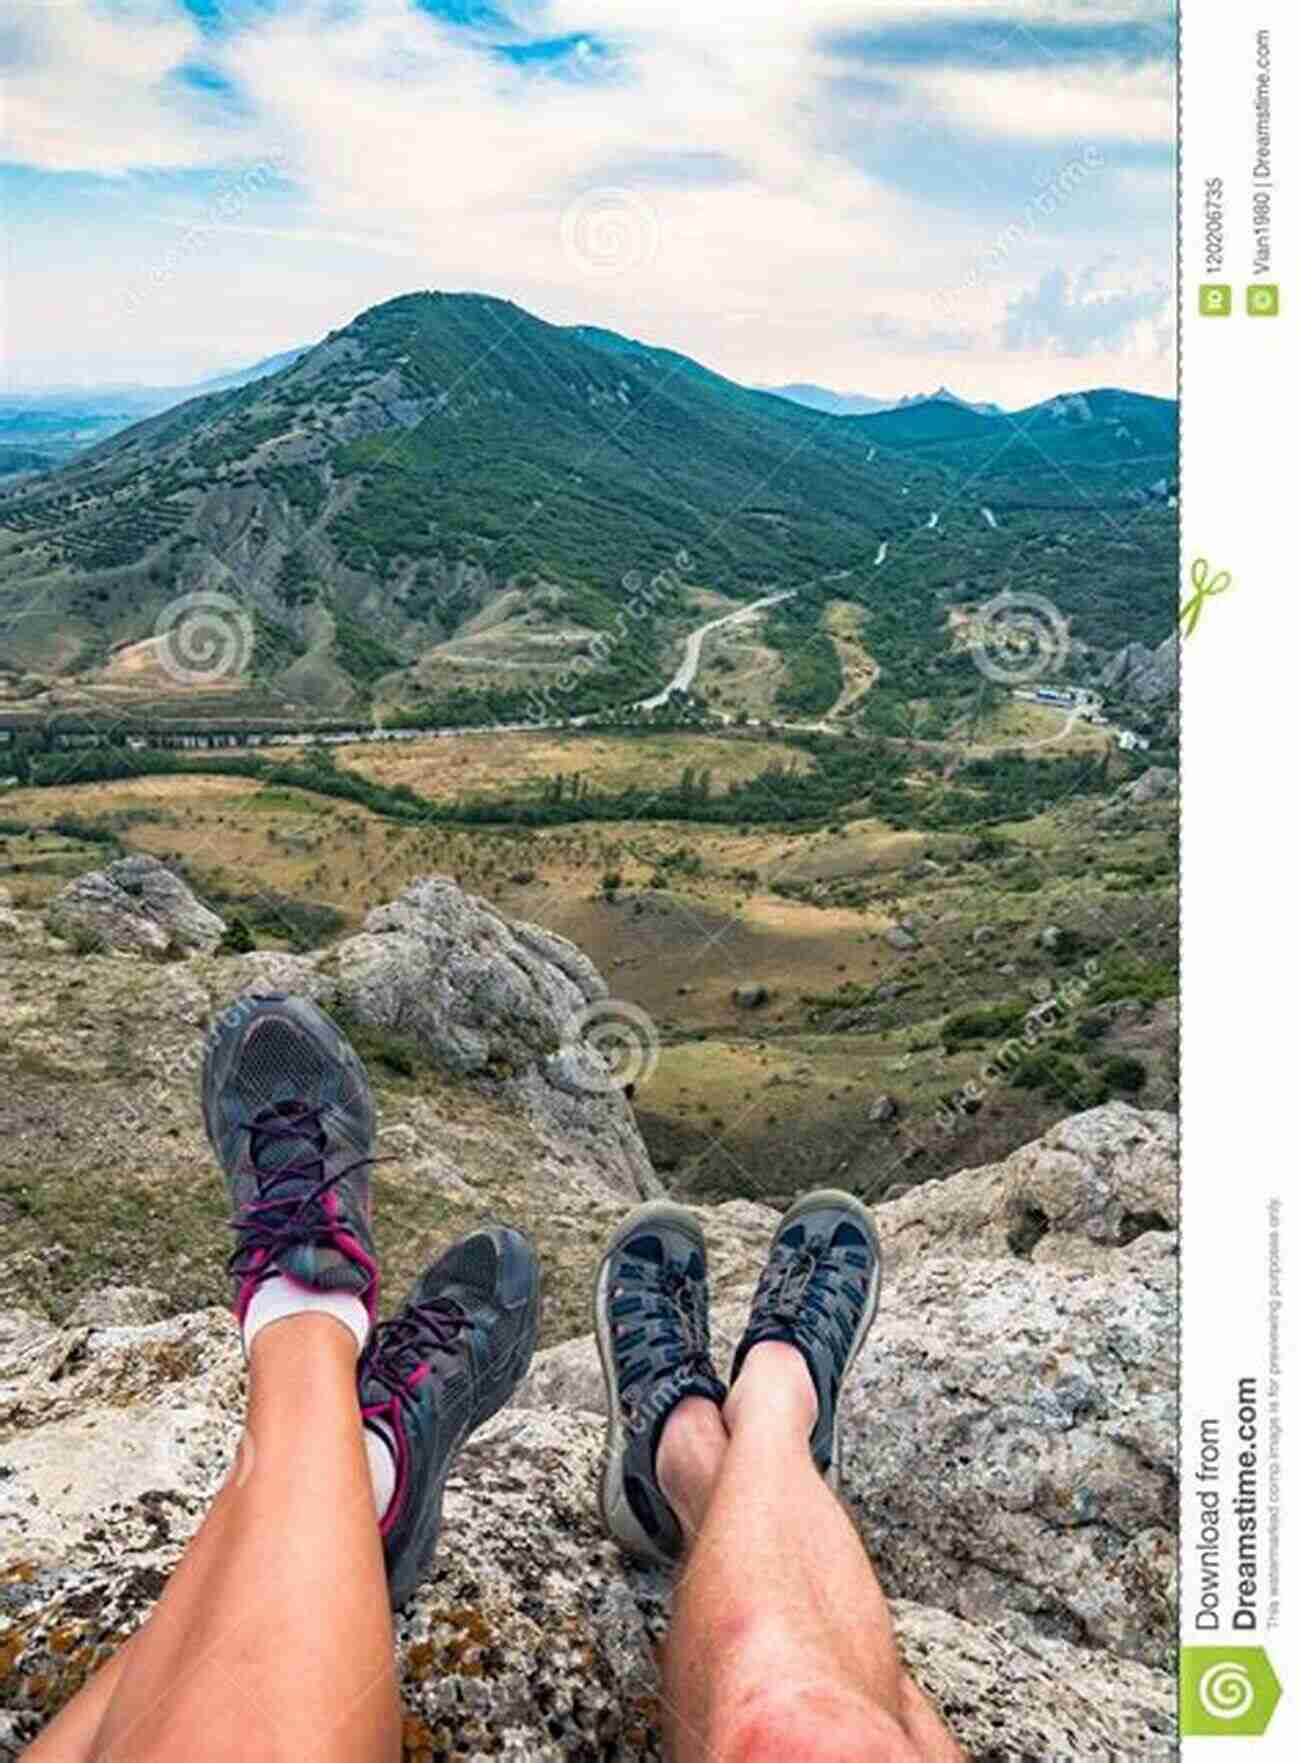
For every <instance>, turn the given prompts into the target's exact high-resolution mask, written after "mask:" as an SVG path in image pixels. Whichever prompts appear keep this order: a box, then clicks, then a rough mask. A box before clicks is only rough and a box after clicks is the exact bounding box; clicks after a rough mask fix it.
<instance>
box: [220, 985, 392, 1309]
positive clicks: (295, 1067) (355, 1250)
mask: <svg viewBox="0 0 1300 1763" xmlns="http://www.w3.org/2000/svg"><path fill="white" fill-rule="evenodd" d="M202 1098H203V1122H204V1125H205V1126H206V1127H207V1131H208V1138H209V1139H210V1140H211V1143H212V1148H213V1150H214V1151H215V1152H216V1154H217V1159H218V1161H219V1162H220V1163H221V1165H222V1167H223V1168H224V1170H225V1172H226V1180H227V1182H228V1183H229V1184H230V1195H231V1200H232V1202H233V1208H234V1216H233V1218H232V1221H231V1222H232V1226H233V1229H234V1232H235V1237H236V1245H237V1246H236V1248H235V1250H234V1253H233V1254H232V1255H231V1257H230V1262H229V1266H230V1271H231V1273H232V1274H234V1275H235V1277H236V1279H237V1280H238V1282H239V1283H238V1285H237V1288H236V1296H235V1314H236V1315H237V1316H238V1318H239V1320H240V1322H241V1324H242V1322H243V1320H244V1313H245V1311H246V1310H247V1309H248V1305H249V1302H250V1300H251V1298H252V1296H253V1293H254V1292H255V1291H256V1290H257V1287H258V1286H259V1285H260V1284H261V1282H262V1281H263V1280H264V1279H267V1278H268V1277H269V1276H270V1275H272V1274H275V1273H283V1274H287V1275H288V1276H289V1277H290V1278H291V1279H294V1280H297V1281H298V1282H299V1283H300V1284H302V1285H305V1286H311V1287H314V1288H315V1289H316V1290H317V1291H346V1292H354V1293H355V1294H356V1295H357V1296H358V1297H360V1298H361V1299H362V1300H363V1301H364V1302H365V1304H366V1307H367V1309H368V1310H369V1312H370V1317H371V1320H372V1321H373V1320H374V1315H375V1306H376V1303H377V1301H378V1297H379V1267H378V1263H377V1262H376V1260H375V1251H374V1244H373V1241H372V1239H371V1235H370V1177H369V1165H370V1164H371V1162H373V1160H374V1159H373V1142H374V1133H375V1108H374V1103H373V1101H372V1100H371V1096H370V1085H369V1084H368V1083H367V1082H366V1074H365V1071H364V1069H363V1068H362V1064H361V1061H360V1060H359V1059H358V1058H357V1055H356V1053H355V1052H354V1051H353V1048H352V1046H351V1044H350V1042H349V1041H348V1039H347V1037H346V1036H345V1035H343V1034H342V1033H341V1032H340V1030H339V1029H337V1028H336V1027H335V1026H334V1024H333V1023H332V1022H331V1021H330V1020H329V1018H328V1017H327V1016H326V1015H324V1013H323V1012H322V1011H320V1010H318V1009H317V1007H316V1005H315V1004H313V1003H312V1002H311V1000H310V999H309V998H300V997H246V998H241V999H239V1000H238V1001H237V1002H236V1003H235V1004H233V1005H232V1006H231V1007H230V1009H229V1010H227V1011H225V1012H224V1014H223V1016H222V1018H221V1021H220V1023H219V1024H218V1026H217V1028H216V1029H215V1031H214V1032H213V1033H212V1034H211V1035H210V1036H209V1037H208V1044H207V1050H206V1053H205V1056H204V1061H203V1077H202Z"/></svg>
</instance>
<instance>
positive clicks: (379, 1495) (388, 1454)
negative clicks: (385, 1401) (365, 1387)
mask: <svg viewBox="0 0 1300 1763" xmlns="http://www.w3.org/2000/svg"><path fill="white" fill-rule="evenodd" d="M361 1436H362V1438H363V1439H364V1440H365V1441H366V1460H367V1461H368V1463H369V1464H370V1485H371V1487H372V1488H373V1490H374V1495H375V1517H376V1518H382V1517H383V1516H384V1513H385V1512H387V1510H388V1508H389V1506H390V1505H391V1504H392V1500H393V1495H394V1493H395V1492H396V1491H397V1443H396V1440H395V1439H394V1438H393V1434H392V1429H391V1428H390V1427H389V1426H387V1425H386V1424H385V1423H384V1421H382V1420H367V1421H366V1422H365V1424H364V1425H363V1426H362V1428H361Z"/></svg>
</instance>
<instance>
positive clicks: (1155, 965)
mask: <svg viewBox="0 0 1300 1763" xmlns="http://www.w3.org/2000/svg"><path fill="white" fill-rule="evenodd" d="M1177 991H1178V974H1177V971H1176V969H1175V967H1174V964H1173V962H1171V961H1143V960H1142V959H1141V958H1140V957H1139V956H1136V955H1128V954H1116V955H1111V956H1109V957H1108V958H1107V960H1106V961H1105V962H1104V963H1103V965H1102V970H1101V974H1100V975H1099V977H1098V978H1097V980H1096V981H1095V983H1094V984H1093V987H1092V989H1091V991H1090V992H1089V994H1088V1002H1089V1003H1090V1004H1092V1005H1097V1004H1115V1003H1119V1002H1120V1001H1122V1000H1124V999H1128V998H1136V999H1137V1000H1138V1002H1139V1003H1142V1004H1156V1003H1159V1001H1160V1000H1161V999H1162V998H1172V997H1174V996H1175V994H1176V993H1177Z"/></svg>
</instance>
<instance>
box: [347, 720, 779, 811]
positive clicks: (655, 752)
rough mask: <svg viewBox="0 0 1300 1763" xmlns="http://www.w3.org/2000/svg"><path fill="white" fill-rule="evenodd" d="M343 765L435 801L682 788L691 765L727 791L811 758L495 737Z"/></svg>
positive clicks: (371, 754)
mask: <svg viewBox="0 0 1300 1763" xmlns="http://www.w3.org/2000/svg"><path fill="white" fill-rule="evenodd" d="M339 759H340V762H341V763H342V764H344V765H346V766H348V767H349V769H350V770H353V771H358V772H360V773H361V774H362V775H363V776H365V777H371V778H374V779H375V780H376V782H378V783H382V784H389V785H392V784H405V785H407V786H408V788H410V789H413V790H415V791H417V792H418V794H420V795H422V796H428V797H431V798H435V799H447V798H450V797H456V796H474V795H488V794H491V795H502V794H505V793H507V792H517V793H519V794H528V793H530V792H531V791H533V790H534V789H536V788H538V787H539V786H540V785H541V784H542V783H543V782H545V781H546V780H548V779H551V778H554V777H556V776H564V777H566V778H572V777H582V778H583V779H584V780H585V781H586V782H587V783H588V784H589V785H590V787H591V788H592V789H596V790H603V791H607V792H617V791H619V790H625V789H654V788H656V787H657V786H659V785H661V784H664V783H665V782H672V783H676V781H677V780H678V778H680V776H681V774H682V772H683V771H684V770H685V769H686V768H687V767H688V766H690V767H691V768H692V769H694V770H695V771H696V772H699V771H708V772H710V773H711V774H712V777H713V781H714V784H715V786H716V787H718V788H725V787H726V785H727V784H730V783H735V782H738V781H740V780H742V779H746V778H753V777H757V776H759V775H760V773H762V772H764V771H766V770H767V769H768V768H769V767H770V766H772V765H783V766H787V767H793V768H794V769H795V770H797V771H804V770H806V769H807V766H808V758H807V755H806V754H804V753H801V752H800V751H799V750H798V749H797V748H793V747H786V746H783V745H781V744H780V743H779V742H776V741H756V740H755V741H751V740H726V739H720V738H717V737H710V736H708V735H680V734H649V735H638V736H636V737H635V738H625V737H620V736H616V735H586V734H574V735H565V734H547V733H537V734H513V735H498V734H490V735H481V736H474V737H465V738H457V739H455V740H443V741H422V742H419V743H412V744H411V745H410V746H405V745H403V746H384V745H380V744H376V743H373V742H372V743H364V744H360V745H357V746H351V747H343V748H340V749H339Z"/></svg>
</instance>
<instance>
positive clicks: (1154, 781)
mask: <svg viewBox="0 0 1300 1763" xmlns="http://www.w3.org/2000/svg"><path fill="white" fill-rule="evenodd" d="M1177 794H1178V773H1177V772H1176V771H1171V770H1170V769H1169V767H1168V766H1165V765H1152V766H1150V767H1149V768H1148V769H1147V770H1146V771H1144V772H1143V773H1142V776H1141V777H1138V778H1134V780H1133V782H1132V783H1131V784H1124V785H1123V786H1122V787H1121V788H1120V789H1118V790H1117V791H1116V792H1115V795H1116V799H1117V800H1118V801H1123V802H1129V803H1131V804H1132V805H1133V806H1134V807H1137V808H1140V807H1142V805H1143V804H1144V803H1146V802H1160V801H1163V799H1164V798H1165V797H1166V796H1176V795H1177Z"/></svg>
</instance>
